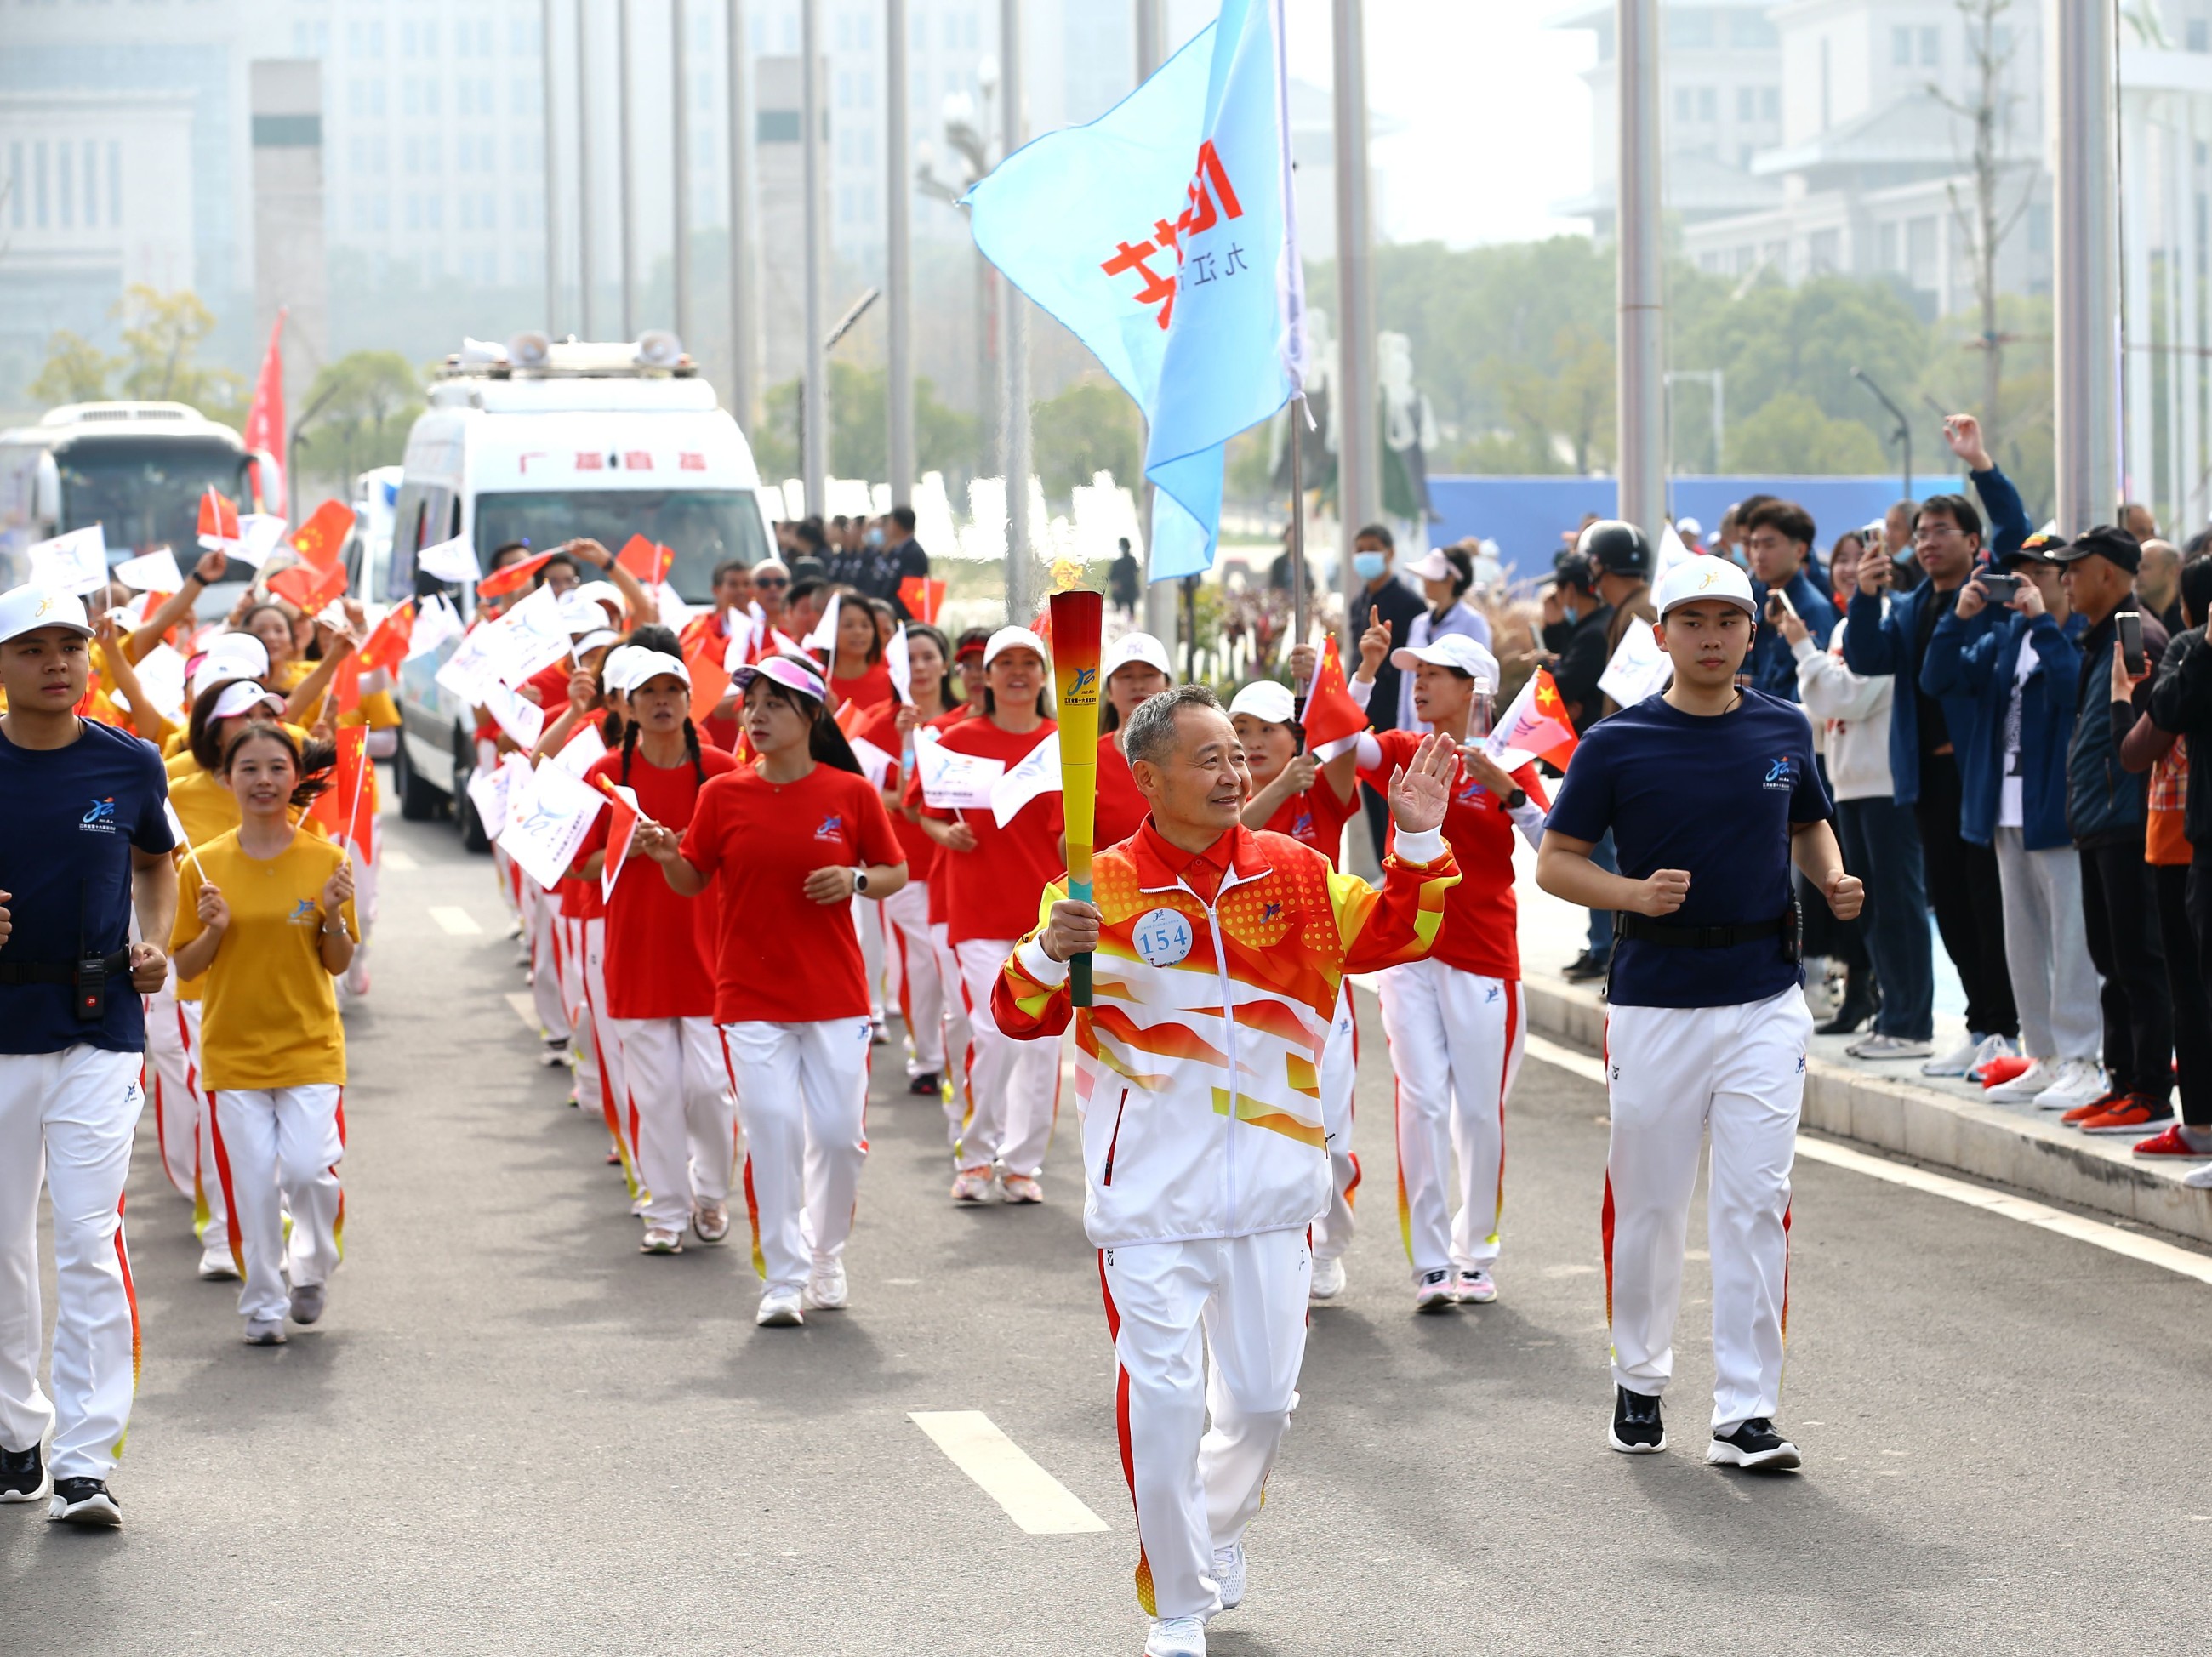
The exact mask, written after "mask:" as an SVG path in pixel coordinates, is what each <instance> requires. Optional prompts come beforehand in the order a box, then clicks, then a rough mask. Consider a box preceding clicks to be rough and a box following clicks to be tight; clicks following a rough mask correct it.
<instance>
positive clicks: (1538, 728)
mask: <svg viewBox="0 0 2212 1657" xmlns="http://www.w3.org/2000/svg"><path fill="white" fill-rule="evenodd" d="M1485 745H1486V747H1487V748H1488V750H1489V752H1490V756H1491V758H1492V759H1494V760H1496V761H1497V762H1498V763H1499V764H1500V765H1503V766H1504V767H1505V768H1507V769H1508V770H1510V769H1512V768H1514V767H1515V766H1516V765H1521V764H1525V763H1526V761H1525V760H1513V759H1509V757H1508V756H1512V755H1532V756H1534V757H1535V758H1537V759H1540V760H1542V761H1543V762H1545V763H1546V764H1547V765H1553V766H1557V767H1559V768H1561V769H1565V767H1566V763H1567V762H1568V760H1570V759H1571V758H1572V757H1573V756H1574V751H1575V727H1574V722H1573V721H1572V720H1571V719H1569V718H1568V717H1567V705H1566V704H1565V702H1563V701H1560V700H1559V686H1558V685H1556V684H1554V683H1552V675H1551V671H1550V670H1549V669H1547V668H1541V667H1540V668H1538V669H1537V670H1536V671H1534V673H1532V674H1530V675H1529V676H1528V683H1526V684H1524V685H1522V687H1521V694H1520V695H1517V696H1516V697H1514V699H1513V702H1512V705H1511V706H1510V707H1508V708H1507V709H1506V710H1505V712H1504V715H1503V716H1501V717H1500V718H1499V719H1498V723H1497V724H1496V725H1494V726H1492V729H1491V732H1490V736H1489V737H1488V739H1487V741H1486V744H1485Z"/></svg>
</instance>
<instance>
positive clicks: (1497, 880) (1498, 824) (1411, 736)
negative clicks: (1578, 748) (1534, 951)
mask: <svg viewBox="0 0 2212 1657" xmlns="http://www.w3.org/2000/svg"><path fill="white" fill-rule="evenodd" d="M1373 735H1374V737H1375V740H1376V743H1377V744H1380V746H1381V747H1382V750H1383V759H1382V762H1381V763H1380V764H1378V765H1376V766H1375V767H1374V768H1372V769H1362V770H1361V772H1360V774H1359V780H1361V781H1362V782H1364V783H1365V784H1366V785H1367V786H1369V787H1370V788H1373V789H1375V790H1376V791H1377V792H1380V791H1382V790H1384V789H1387V788H1388V787H1389V786H1390V773H1391V771H1392V770H1393V769H1395V768H1396V767H1398V766H1401V765H1410V764H1411V763H1413V750H1415V749H1416V748H1418V747H1419V746H1420V744H1421V738H1420V737H1419V735H1418V734H1416V733H1415V732H1413V731H1375V732H1374V733H1373ZM1513 780H1514V781H1515V782H1516V783H1518V784H1519V785H1520V786H1521V788H1522V791H1523V792H1525V793H1527V795H1528V798H1530V799H1532V800H1534V801H1535V802H1536V804H1539V805H1548V804H1550V799H1549V797H1548V796H1547V795H1546V794H1545V792H1544V785H1543V783H1542V782H1541V780H1539V779H1538V777H1537V775H1536V768H1535V766H1534V764H1533V763H1531V764H1528V765H1524V766H1522V768H1520V769H1519V770H1518V771H1516V772H1514V773H1513ZM1513 834H1514V829H1513V819H1512V818H1511V817H1510V816H1507V815H1506V814H1505V804H1504V801H1503V800H1500V799H1499V798H1497V796H1495V795H1494V794H1492V792H1490V791H1489V790H1488V789H1487V788H1485V787H1484V786H1482V785H1481V784H1480V783H1479V782H1477V781H1476V780H1474V778H1473V777H1472V776H1470V775H1469V774H1468V769H1467V767H1466V765H1465V763H1464V762H1462V764H1461V765H1460V768H1459V772H1458V775H1457V776H1456V777H1455V779H1454V780H1453V782H1452V797H1451V804H1449V806H1448V807H1446V808H1445V810H1444V841H1445V842H1446V843H1447V844H1448V845H1449V846H1450V847H1451V849H1452V856H1453V857H1454V858H1455V859H1457V860H1458V863H1459V884H1458V885H1456V886H1455V887H1453V888H1452V889H1450V890H1449V891H1448V892H1446V893H1445V894H1444V924H1443V927H1442V928H1441V929H1440V930H1439V931H1438V932H1437V944H1436V948H1435V949H1434V950H1432V951H1431V954H1432V955H1433V956H1434V957H1435V958H1436V959H1437V960H1438V961H1441V962H1443V963H1444V965H1446V966H1447V967H1456V968H1459V969H1460V970H1461V971H1462V972H1464V973H1474V974H1477V975H1478V976H1480V977H1483V978H1510V979H1518V978H1519V977H1520V976H1521V947H1520V939H1519V938H1518V937H1517V935H1516V917H1517V913H1518V911H1517V910H1516V907H1515V905H1514V901H1513ZM1397 838H1398V826H1397V824H1396V823H1395V822H1393V823H1392V824H1391V825H1390V833H1389V838H1388V840H1387V841H1385V843H1384V847H1383V849H1384V851H1385V852H1386V853H1387V852H1388V851H1389V847H1391V846H1392V845H1395V844H1396V842H1397Z"/></svg>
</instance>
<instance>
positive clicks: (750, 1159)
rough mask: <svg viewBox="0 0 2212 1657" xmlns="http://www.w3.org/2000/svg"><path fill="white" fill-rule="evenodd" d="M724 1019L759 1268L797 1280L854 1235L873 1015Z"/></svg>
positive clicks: (777, 1279) (768, 1279)
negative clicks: (806, 1020)
mask: <svg viewBox="0 0 2212 1657" xmlns="http://www.w3.org/2000/svg"><path fill="white" fill-rule="evenodd" d="M721 1028H722V1046H723V1051H724V1052H726V1053H727V1054H728V1055H729V1065H730V1077H731V1079H732V1081H733V1082H734V1083H736V1086H737V1093H738V1118H739V1120H742V1121H743V1122H744V1128H745V1172H744V1179H745V1211H746V1213H747V1214H748V1216H749V1217H750V1219H751V1221H752V1228H753V1269H754V1270H755V1271H757V1272H759V1273H760V1275H761V1280H762V1281H763V1283H765V1284H768V1285H769V1287H771V1288H787V1289H797V1288H799V1287H801V1286H802V1285H804V1284H805V1282H806V1278H807V1274H808V1272H810V1271H811V1268H812V1267H813V1266H816V1265H823V1266H827V1265H829V1264H830V1263H832V1262H834V1261H835V1260H836V1259H838V1258H839V1257H840V1256H842V1254H843V1253H844V1252H845V1240H846V1239H847V1238H848V1237H849V1236H851V1235H853V1210H854V1204H855V1203H856V1202H858V1200H859V1199H860V1164H861V1163H862V1162H865V1161H866V1160H867V1155H868V1135H867V1122H866V1117H867V1108H868V1053H869V1049H870V1047H871V1046H872V1041H871V1036H870V1032H869V1029H868V1021H867V1020H866V1019H865V1018H829V1019H823V1020H821V1021H819V1022H817V1023H810V1024H772V1023H764V1022H760V1021H748V1022H746V1023H740V1024H725V1025H723V1026H722V1027H721Z"/></svg>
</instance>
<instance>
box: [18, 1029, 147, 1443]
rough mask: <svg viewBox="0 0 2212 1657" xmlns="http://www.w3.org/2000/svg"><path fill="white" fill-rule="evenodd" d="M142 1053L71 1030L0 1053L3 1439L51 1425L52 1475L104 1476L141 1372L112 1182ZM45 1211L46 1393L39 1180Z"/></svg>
mask: <svg viewBox="0 0 2212 1657" xmlns="http://www.w3.org/2000/svg"><path fill="white" fill-rule="evenodd" d="M139 1064H140V1055H138V1054H137V1053H110V1052H108V1051H107V1050H106V1048H105V1047H89V1046H87V1045H85V1044H83V1043H79V1044H78V1045H76V1046H75V1047H64V1048H63V1049H62V1050H61V1051H60V1052H59V1053H0V1448H7V1449H10V1450H27V1449H29V1448H31V1447H32V1446H33V1444H36V1443H37V1442H39V1441H40V1439H41V1438H43V1437H45V1436H46V1429H47V1428H48V1427H52V1428H53V1429H54V1442H53V1447H52V1449H51V1450H50V1451H49V1453H48V1455H47V1461H48V1464H49V1465H50V1466H52V1470H53V1475H54V1477H55V1478H106V1477H107V1475H108V1474H109V1473H111V1472H113V1471H114V1470H115V1459H116V1457H117V1456H118V1455H119V1454H122V1450H123V1435H124V1431H125V1429H126V1428H128V1427H129V1426H130V1424H131V1394H132V1393H134V1392H135V1391H137V1385H138V1302H137V1296H135V1295H134V1294H133V1293H132V1292H131V1257H130V1254H129V1253H128V1252H127V1251H126V1250H125V1247H124V1243H123V1187H124V1182H125V1181H126V1180H127V1179H128V1178H129V1177H130V1174H131V1135H132V1132H134V1130H135V1129H136V1128H137V1124H138V1113H139V1111H140V1109H141V1108H143V1106H144V1104H145V1102H146V1095H145V1092H144V1090H143V1089H142V1088H141V1087H140V1086H139V1083H138V1071H139ZM42 1175H43V1177H44V1183H45V1185H46V1191H47V1193H48V1195H49V1196H50V1197H51V1199H52V1204H53V1213H54V1287H55V1291H56V1292H55V1306H54V1358H53V1396H52V1400H51V1401H49V1400H48V1398H47V1396H46V1393H44V1392H42V1391H40V1387H39V1347H40V1344H41V1343H42V1341H43V1340H44V1338H45V1333H46V1331H45V1325H44V1322H43V1320H42V1317H41V1314H40V1306H39V1187H40V1181H41V1176H42Z"/></svg>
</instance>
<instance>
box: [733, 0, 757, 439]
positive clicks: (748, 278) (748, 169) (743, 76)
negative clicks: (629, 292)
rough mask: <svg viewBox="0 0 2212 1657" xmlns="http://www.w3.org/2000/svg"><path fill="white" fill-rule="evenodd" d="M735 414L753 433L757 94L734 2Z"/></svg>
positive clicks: (740, 6)
mask: <svg viewBox="0 0 2212 1657" xmlns="http://www.w3.org/2000/svg"><path fill="white" fill-rule="evenodd" d="M728 16H729V24H728V27H729V33H730V97H729V110H730V392H729V404H730V412H731V413H732V414H733V415H735V416H737V420H738V425H739V426H740V427H741V428H744V433H745V435H746V436H747V437H750V436H751V435H752V433H753V419H754V410H755V408H756V402H755V398H756V396H757V391H758V388H759V382H760V357H759V351H760V321H759V318H758V315H757V313H756V311H755V308H754V307H755V305H756V303H757V300H758V298H759V295H758V294H757V292H756V291H755V283H756V281H757V277H756V273H755V270H754V258H753V88H752V59H751V55H750V50H749V46H750V43H749V42H748V41H747V40H746V39H745V3H744V0H729V12H728Z"/></svg>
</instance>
